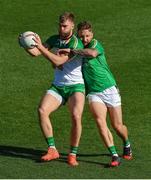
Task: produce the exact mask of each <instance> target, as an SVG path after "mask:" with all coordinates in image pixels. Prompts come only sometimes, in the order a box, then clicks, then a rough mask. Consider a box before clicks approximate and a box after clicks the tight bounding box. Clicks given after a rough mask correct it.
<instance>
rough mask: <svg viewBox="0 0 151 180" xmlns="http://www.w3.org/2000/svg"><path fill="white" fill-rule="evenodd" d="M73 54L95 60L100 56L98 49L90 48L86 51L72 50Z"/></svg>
mask: <svg viewBox="0 0 151 180" xmlns="http://www.w3.org/2000/svg"><path fill="white" fill-rule="evenodd" d="M71 53H73V54H79V55H81V56H86V57H92V58H95V57H97V55H98V52H97V50H96V49H90V48H86V49H72V50H71Z"/></svg>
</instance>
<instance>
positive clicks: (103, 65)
mask: <svg viewBox="0 0 151 180" xmlns="http://www.w3.org/2000/svg"><path fill="white" fill-rule="evenodd" d="M85 48H94V49H96V50H97V52H98V56H97V57H96V58H84V60H83V76H84V80H85V87H86V91H87V94H89V93H91V94H92V93H95V92H102V91H104V90H105V89H107V88H109V87H112V86H115V85H116V82H115V79H114V77H113V75H112V73H111V71H110V69H109V67H108V65H107V62H106V58H105V55H104V49H103V47H102V45H101V44H100V43H99V42H98V41H97V40H96V39H92V40H91V42H90V43H89V44H88V45H87V47H85Z"/></svg>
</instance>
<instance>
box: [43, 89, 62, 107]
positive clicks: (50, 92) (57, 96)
mask: <svg viewBox="0 0 151 180" xmlns="http://www.w3.org/2000/svg"><path fill="white" fill-rule="evenodd" d="M46 94H51V95H52V96H53V97H55V98H56V99H57V100H58V101H59V102H60V104H63V103H64V99H63V98H62V96H60V94H58V93H57V92H55V91H53V90H52V89H49V90H47V93H46Z"/></svg>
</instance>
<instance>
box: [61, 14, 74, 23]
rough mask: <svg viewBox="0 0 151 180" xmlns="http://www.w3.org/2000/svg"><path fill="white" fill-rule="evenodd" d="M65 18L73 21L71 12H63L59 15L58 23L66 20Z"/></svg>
mask: <svg viewBox="0 0 151 180" xmlns="http://www.w3.org/2000/svg"><path fill="white" fill-rule="evenodd" d="M67 20H69V21H71V22H73V23H74V14H73V13H71V12H64V13H63V14H61V15H60V16H59V22H60V23H63V22H65V21H67Z"/></svg>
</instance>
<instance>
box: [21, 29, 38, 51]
mask: <svg viewBox="0 0 151 180" xmlns="http://www.w3.org/2000/svg"><path fill="white" fill-rule="evenodd" d="M34 37H39V36H38V34H36V33H35V32H32V31H26V32H24V33H22V34H20V35H19V44H20V46H21V47H23V48H27V49H28V48H29V49H32V48H34V47H35V46H36V42H35V41H34V40H33V38H34Z"/></svg>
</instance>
